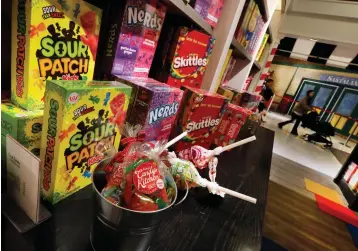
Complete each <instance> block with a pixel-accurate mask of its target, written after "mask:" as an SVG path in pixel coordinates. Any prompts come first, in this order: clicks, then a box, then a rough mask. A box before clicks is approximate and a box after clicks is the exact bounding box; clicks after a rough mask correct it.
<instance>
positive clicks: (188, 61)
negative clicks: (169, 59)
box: [173, 56, 207, 69]
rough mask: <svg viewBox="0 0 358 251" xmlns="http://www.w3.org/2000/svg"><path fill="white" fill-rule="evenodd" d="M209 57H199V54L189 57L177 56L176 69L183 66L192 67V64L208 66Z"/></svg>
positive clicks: (175, 60)
mask: <svg viewBox="0 0 358 251" xmlns="http://www.w3.org/2000/svg"><path fill="white" fill-rule="evenodd" d="M206 64H207V59H206V58H199V57H198V56H190V57H187V58H184V57H176V58H175V59H174V65H173V67H174V69H178V68H182V67H191V66H206Z"/></svg>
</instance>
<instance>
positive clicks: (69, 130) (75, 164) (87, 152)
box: [40, 80, 132, 204]
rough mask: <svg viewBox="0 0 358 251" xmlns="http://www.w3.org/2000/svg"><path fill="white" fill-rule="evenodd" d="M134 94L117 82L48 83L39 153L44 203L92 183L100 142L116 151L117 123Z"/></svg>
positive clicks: (122, 118) (101, 153)
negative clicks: (111, 146)
mask: <svg viewBox="0 0 358 251" xmlns="http://www.w3.org/2000/svg"><path fill="white" fill-rule="evenodd" d="M131 91H132V88H131V87H129V86H127V85H124V84H121V83H118V82H114V81H113V82H105V81H102V82H101V81H89V82H87V81H60V80H53V81H47V85H46V95H45V96H46V97H45V101H46V102H45V109H44V123H43V131H42V141H41V153H40V159H41V187H42V193H43V196H44V198H45V199H46V200H48V201H50V202H51V203H52V204H55V203H57V202H59V201H60V200H62V199H64V198H65V197H67V196H69V195H71V194H73V193H74V192H76V191H78V190H80V189H81V188H83V187H85V186H87V185H88V184H90V183H91V176H92V173H93V170H94V168H95V167H96V166H97V164H98V163H99V162H100V161H101V160H102V159H103V158H104V157H103V156H105V154H103V152H101V151H100V150H99V149H100V146H101V145H102V143H111V144H113V146H114V147H115V149H118V147H119V142H120V139H121V135H120V131H119V129H118V127H117V126H116V124H123V123H124V121H125V116H126V112H127V108H128V103H129V97H130V95H131ZM102 146H103V145H102Z"/></svg>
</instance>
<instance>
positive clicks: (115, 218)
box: [90, 159, 178, 251]
mask: <svg viewBox="0 0 358 251" xmlns="http://www.w3.org/2000/svg"><path fill="white" fill-rule="evenodd" d="M108 162H109V159H107V160H104V161H102V162H100V163H99V164H98V166H97V167H96V168H95V170H94V172H93V175H92V187H93V190H94V204H95V205H94V206H95V215H94V219H93V223H92V228H91V234H90V239H91V244H92V247H93V249H94V250H95V251H142V250H147V249H148V246H149V244H150V241H151V239H152V237H153V235H154V234H155V230H156V226H157V225H158V223H159V222H160V220H161V219H163V217H165V212H166V211H168V210H167V209H169V208H171V207H172V206H173V204H174V202H175V200H176V197H177V193H178V190H177V186H176V184H175V181H174V179H173V177H172V176H171V175H170V174H169V173H166V176H167V180H168V181H169V182H170V184H171V186H173V187H174V188H175V197H174V200H173V201H172V203H171V204H170V205H169V206H168V207H167V208H164V209H161V210H158V211H152V212H140V211H133V210H130V209H127V208H123V207H120V206H116V205H114V204H112V203H111V202H109V201H108V200H106V199H105V198H104V197H103V196H102V195H101V191H102V189H103V188H104V186H105V185H106V183H107V181H106V174H105V172H104V170H103V169H104V167H105V166H106V165H107V163H108Z"/></svg>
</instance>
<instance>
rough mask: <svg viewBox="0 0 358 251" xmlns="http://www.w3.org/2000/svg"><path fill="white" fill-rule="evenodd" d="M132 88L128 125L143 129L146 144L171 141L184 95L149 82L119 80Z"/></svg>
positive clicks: (154, 81)
mask: <svg viewBox="0 0 358 251" xmlns="http://www.w3.org/2000/svg"><path fill="white" fill-rule="evenodd" d="M116 80H117V81H119V82H122V83H125V84H127V85H130V86H131V87H132V88H133V92H132V97H131V100H130V104H129V107H130V108H129V110H128V111H127V122H129V123H130V124H131V125H138V124H139V125H142V126H143V130H144V132H145V140H146V141H160V140H168V138H169V136H170V133H171V131H172V128H173V126H174V123H175V120H176V116H177V114H178V109H179V106H180V102H181V99H182V96H183V91H182V90H180V89H178V88H175V87H171V86H169V85H166V84H163V83H160V82H158V81H156V80H154V79H150V78H147V79H145V78H130V77H123V76H120V77H116Z"/></svg>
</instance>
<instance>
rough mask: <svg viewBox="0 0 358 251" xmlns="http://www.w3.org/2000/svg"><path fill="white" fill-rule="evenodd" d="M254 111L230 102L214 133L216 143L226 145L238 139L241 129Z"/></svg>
mask: <svg viewBox="0 0 358 251" xmlns="http://www.w3.org/2000/svg"><path fill="white" fill-rule="evenodd" d="M251 114H252V112H251V111H250V110H248V109H245V108H243V107H240V106H237V105H233V104H229V105H228V106H227V109H226V111H225V113H224V116H223V117H222V119H221V122H220V124H219V129H218V130H217V131H216V133H215V135H214V144H215V145H217V146H226V145H229V144H232V143H234V142H235V141H236V138H237V136H238V135H239V132H240V129H241V128H242V126H243V125H244V124H245V122H246V119H247V118H248V117H249V116H250V115H251Z"/></svg>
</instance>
